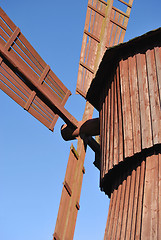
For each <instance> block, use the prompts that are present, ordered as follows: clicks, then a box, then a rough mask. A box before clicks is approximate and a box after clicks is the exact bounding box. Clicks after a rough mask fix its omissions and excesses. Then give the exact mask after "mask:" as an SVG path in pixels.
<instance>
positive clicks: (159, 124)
mask: <svg viewBox="0 0 161 240" xmlns="http://www.w3.org/2000/svg"><path fill="white" fill-rule="evenodd" d="M146 62H147V75H148V83H149V96H150V107H151V122H152V131H153V143H154V144H159V143H161V109H160V99H159V91H158V81H157V73H156V65H155V56H154V50H148V51H147V52H146Z"/></svg>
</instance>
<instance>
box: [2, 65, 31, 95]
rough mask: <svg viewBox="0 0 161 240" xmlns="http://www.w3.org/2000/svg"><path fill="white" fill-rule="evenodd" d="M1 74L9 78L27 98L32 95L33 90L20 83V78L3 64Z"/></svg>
mask: <svg viewBox="0 0 161 240" xmlns="http://www.w3.org/2000/svg"><path fill="white" fill-rule="evenodd" d="M1 66H2V69H1V70H0V71H1V73H2V74H3V75H4V76H6V77H7V79H8V80H9V81H10V82H11V83H12V84H13V85H14V86H15V87H16V88H17V89H18V90H19V91H20V92H22V94H23V95H25V96H26V97H27V98H28V97H29V96H30V94H31V90H30V89H29V88H28V87H27V85H25V84H24V83H23V82H22V81H20V79H19V77H18V76H17V75H16V74H15V73H14V72H13V71H12V70H11V69H10V68H9V67H8V66H7V65H6V64H5V63H4V62H3V63H2V65H1Z"/></svg>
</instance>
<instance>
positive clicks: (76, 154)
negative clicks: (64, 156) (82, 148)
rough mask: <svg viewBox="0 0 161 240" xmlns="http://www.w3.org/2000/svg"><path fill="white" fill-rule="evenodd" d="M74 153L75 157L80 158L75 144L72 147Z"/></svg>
mask: <svg viewBox="0 0 161 240" xmlns="http://www.w3.org/2000/svg"><path fill="white" fill-rule="evenodd" d="M70 149H71V151H72V153H73V154H74V156H75V158H76V159H77V160H78V159H79V154H78V152H77V150H76V149H75V147H74V146H73V144H72V145H71V147H70Z"/></svg>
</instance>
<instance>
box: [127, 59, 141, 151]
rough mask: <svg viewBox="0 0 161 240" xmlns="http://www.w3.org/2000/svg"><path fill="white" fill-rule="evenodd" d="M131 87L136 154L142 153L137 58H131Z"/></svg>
mask: <svg viewBox="0 0 161 240" xmlns="http://www.w3.org/2000/svg"><path fill="white" fill-rule="evenodd" d="M128 62H129V87H130V96H131V113H132V126H133V142H134V153H138V152H141V149H142V148H141V129H140V103H139V91H138V79H137V70H136V59H135V57H129V59H128Z"/></svg>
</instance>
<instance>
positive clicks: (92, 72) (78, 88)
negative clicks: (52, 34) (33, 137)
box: [6, 1, 125, 208]
mask: <svg viewBox="0 0 161 240" xmlns="http://www.w3.org/2000/svg"><path fill="white" fill-rule="evenodd" d="M102 2H103V1H102ZM104 4H105V3H104ZM105 5H106V4H105ZM95 8H96V6H91V4H90V3H89V5H88V10H89V9H90V11H91V10H92V11H94V12H98V11H100V10H98V9H95ZM96 10H97V11H96ZM98 14H100V13H98ZM102 15H103V14H102ZM102 17H103V16H102ZM124 30H125V29H124ZM17 31H18V30H17ZM17 33H18V32H17ZM84 35H85V36H86V37H87V36H88V37H89V39H90V38H91V39H93V38H94V36H92V33H90V32H87V29H85V32H84ZM98 40H99V39H98V38H97V39H94V41H96V42H97V44H98V43H99V41H98ZM106 47H108V46H106ZM6 58H7V56H6ZM91 58H92V57H91ZM9 61H10V60H9ZM86 61H87V60H86ZM87 67H88V66H87V65H86V66H85V64H84V63H83V62H82V61H80V68H83V69H85V71H86V70H89V72H90V73H88V75H91V74H94V72H95V71H94V70H92V67H88V68H87ZM80 71H81V70H79V72H80ZM48 72H49V68H48V69H47V70H46V72H45V73H46V74H47V73H48ZM45 73H44V77H46V76H45ZM88 75H87V78H89V76H88ZM84 81H85V80H84ZM87 85H88V86H89V82H88V83H87ZM34 87H35V88H36V86H34ZM87 88H88V87H85V92H84V91H83V89H82V88H81V87H80V82H79V83H78V85H77V92H79V93H80V94H81V95H82V96H85V95H86V91H87ZM40 90H41V89H39V91H40ZM66 91H67V89H66ZM67 92H68V91H67ZM32 94H33V95H32V96H33V99H34V98H35V96H36V95H34V94H35V93H32ZM68 94H69V92H68ZM48 101H50V99H48ZM57 107H60V106H59V104H58V105H57V106H54V108H57ZM26 108H27V107H26ZM59 109H60V108H59ZM60 112H61V111H60ZM91 112H92V110H90V114H91ZM60 115H61V116H62V115H63V117H64V115H65V113H62V112H61V113H60ZM65 117H66V118H67V119H69V117H67V116H65ZM87 119H88V117H87ZM67 123H68V121H67ZM72 124H73V123H72ZM74 124H75V125H76V124H77V122H76V121H75V120H74ZM49 128H50V126H49ZM81 141H82V140H81ZM76 155H77V154H76ZM66 188H68V186H67V185H66ZM68 191H69V192H70V190H69V189H68ZM77 208H79V205H78V204H77Z"/></svg>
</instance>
